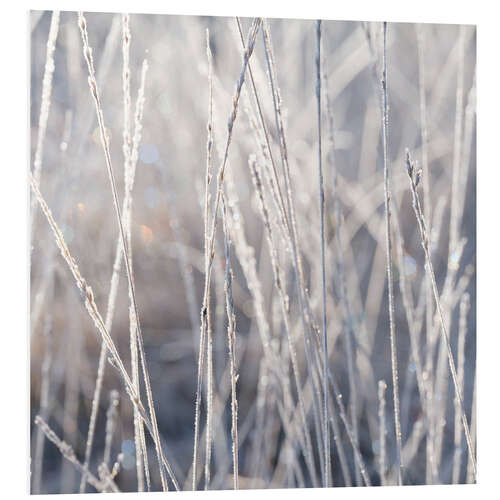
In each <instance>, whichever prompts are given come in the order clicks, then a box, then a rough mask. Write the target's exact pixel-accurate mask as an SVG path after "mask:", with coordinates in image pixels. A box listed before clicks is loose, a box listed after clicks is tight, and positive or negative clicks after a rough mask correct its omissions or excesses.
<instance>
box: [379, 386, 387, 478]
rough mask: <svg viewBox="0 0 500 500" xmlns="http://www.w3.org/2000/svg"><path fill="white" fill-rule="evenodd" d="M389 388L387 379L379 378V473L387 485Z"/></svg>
mask: <svg viewBox="0 0 500 500" xmlns="http://www.w3.org/2000/svg"><path fill="white" fill-rule="evenodd" d="M386 389H387V384H386V383H385V380H379V382H378V425H379V427H378V429H379V432H378V439H379V443H380V452H379V459H378V463H379V474H380V484H381V485H382V486H386V485H387V452H386V440H385V435H386V427H385V390H386Z"/></svg>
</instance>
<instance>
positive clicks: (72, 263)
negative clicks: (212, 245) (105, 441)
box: [30, 174, 178, 489]
mask: <svg viewBox="0 0 500 500" xmlns="http://www.w3.org/2000/svg"><path fill="white" fill-rule="evenodd" d="M30 185H31V190H32V191H33V194H34V195H35V197H36V199H37V201H38V203H39V205H40V208H41V210H42V212H43V214H44V215H45V218H46V219H47V222H48V224H49V226H50V229H51V230H52V232H53V234H54V240H55V243H56V245H57V247H58V248H59V250H60V252H61V256H62V258H63V259H64V261H65V262H66V264H67V265H68V268H69V270H70V272H71V274H72V275H73V278H74V280H75V284H76V286H77V288H78V291H79V292H80V295H81V297H82V301H83V303H84V306H85V309H86V310H87V312H88V314H89V316H90V318H91V319H92V321H93V323H94V326H95V327H96V329H97V331H98V332H99V335H100V336H101V339H102V341H103V342H104V343H105V344H106V348H107V349H108V351H109V353H110V357H109V358H108V361H109V362H110V364H111V365H112V366H113V367H114V368H116V370H117V371H118V373H119V374H120V376H121V378H122V380H123V382H124V384H125V389H126V392H127V394H128V396H129V398H130V401H131V402H132V404H133V405H134V406H136V407H137V408H138V409H139V412H140V415H141V418H142V420H143V421H144V423H145V425H146V427H147V429H148V431H149V433H150V435H151V436H152V437H153V439H154V430H153V425H152V424H151V422H150V420H149V418H148V416H147V414H146V410H145V409H144V406H143V404H142V402H141V399H140V397H139V395H138V394H137V393H136V391H135V387H134V385H133V384H132V380H131V379H130V376H129V374H128V372H127V370H126V369H125V365H124V364H123V361H122V359H121V357H120V354H119V353H118V350H117V348H116V345H115V343H114V342H113V339H112V338H111V335H110V334H109V331H108V330H107V328H106V324H105V322H104V320H103V318H102V316H101V313H100V312H99V309H98V308H97V305H96V303H95V299H94V292H93V290H92V288H91V287H90V285H88V284H87V281H86V280H85V278H84V277H83V276H82V274H81V273H80V269H79V268H78V264H77V262H76V260H75V259H74V258H73V257H72V255H71V253H70V251H69V248H68V245H67V244H66V242H65V240H64V236H63V234H62V232H61V230H60V228H59V226H58V225H57V223H56V221H55V220H54V217H53V215H52V212H51V210H50V208H49V207H48V205H47V203H46V202H45V199H44V198H43V196H42V194H41V192H40V189H39V187H38V185H37V184H36V182H35V180H34V179H33V176H32V175H31V174H30ZM160 452H161V460H162V464H163V466H164V467H165V469H167V471H169V474H172V476H173V473H172V468H171V466H170V464H169V462H168V460H167V459H166V458H165V455H164V453H163V450H162V449H160ZM80 470H81V472H83V474H85V473H86V471H87V470H88V469H87V468H86V467H85V466H83V468H82V469H80ZM172 476H171V477H172ZM174 477H175V476H174ZM87 482H88V480H87ZM173 483H174V486H176V488H177V489H178V483H177V480H175V481H173Z"/></svg>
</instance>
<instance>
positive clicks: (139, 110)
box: [80, 61, 149, 493]
mask: <svg viewBox="0 0 500 500" xmlns="http://www.w3.org/2000/svg"><path fill="white" fill-rule="evenodd" d="M147 67H148V66H147V62H146V61H144V62H143V66H142V74H141V85H140V87H139V90H138V92H137V101H136V108H135V124H134V136H133V146H132V152H131V159H132V162H131V165H130V167H131V168H130V173H129V174H128V176H126V178H127V177H129V179H128V182H127V189H126V191H125V196H124V199H123V205H122V212H123V219H124V221H127V219H128V218H129V215H128V213H129V199H131V193H132V190H133V186H134V179H135V168H136V165H137V160H138V154H139V153H138V152H139V144H140V142H141V137H142V116H143V110H144V88H145V84H146V71H147ZM126 225H127V224H126ZM122 257H123V252H122V245H121V241H120V237H118V240H117V242H116V250H115V260H114V264H113V272H112V275H111V280H110V287H109V293H108V302H107V309H106V320H105V326H106V330H107V331H108V332H111V329H112V326H113V318H114V313H115V306H116V297H117V294H118V285H119V281H120V272H121V268H122ZM106 353H107V348H106V344H105V342H102V343H101V351H100V354H99V361H98V368H97V376H96V384H95V389H94V394H93V397H92V405H91V412H90V421H89V428H88V432H87V441H86V445H85V460H84V465H85V467H88V466H89V463H90V456H91V454H92V446H93V443H94V434H95V426H96V422H97V414H98V411H99V401H100V398H101V392H102V384H103V380H104V373H105V370H106ZM146 461H147V457H146V456H144V468H145V470H146V478H148V476H149V467H148V466H147V463H146ZM139 484H140V483H139ZM85 485H86V481H85V480H84V478H83V477H82V480H81V483H80V493H84V492H85Z"/></svg>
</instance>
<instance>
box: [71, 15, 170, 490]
mask: <svg viewBox="0 0 500 500" xmlns="http://www.w3.org/2000/svg"><path fill="white" fill-rule="evenodd" d="M78 21H79V22H78V24H79V27H80V32H81V35H82V42H83V53H84V56H85V60H86V62H87V66H88V70H89V80H88V81H89V87H90V91H91V94H92V97H93V100H94V104H95V110H96V114H97V121H98V124H99V131H100V136H101V143H102V146H103V150H104V157H105V162H106V167H107V171H108V176H109V181H110V185H111V191H112V194H113V204H114V208H115V213H116V218H117V222H118V226H119V230H120V237H121V243H122V246H123V255H124V261H125V268H126V270H127V278H128V283H129V292H130V297H131V302H132V304H133V309H134V315H135V319H136V322H137V329H136V332H137V339H138V345H139V354H140V357H141V365H142V371H143V377H144V384H145V386H146V395H147V400H148V407H149V412H150V418H151V423H152V426H153V427H152V430H153V439H154V442H155V448H156V454H157V458H158V465H159V469H160V479H161V483H162V488H163V490H164V491H167V490H168V485H167V481H166V477H165V471H164V469H163V467H162V457H161V454H162V450H161V443H160V436H159V431H158V422H157V420H156V412H155V408H154V402H153V395H152V392H151V382H150V378H149V372H148V368H147V365H146V360H145V353H144V343H143V337H142V331H141V323H140V320H139V312H138V306H137V299H136V293H135V286H134V280H133V274H132V269H131V266H130V257H129V249H128V245H127V241H126V236H125V230H124V226H123V222H122V216H121V211H120V204H119V200H118V193H117V189H116V182H115V176H114V172H113V166H112V163H111V154H110V150H109V139H108V136H107V133H106V128H105V126H104V117H103V112H102V106H101V99H100V95H99V90H98V87H97V81H96V79H95V70H94V62H93V57H92V49H91V48H90V46H89V41H88V34H87V23H86V20H85V17H84V16H83V13H82V12H79V14H78ZM167 471H168V473H169V475H170V478H171V479H172V482H173V483H174V485H176V489H178V487H177V481H176V479H175V476H174V475H173V471H172V470H171V469H170V466H168V467H167Z"/></svg>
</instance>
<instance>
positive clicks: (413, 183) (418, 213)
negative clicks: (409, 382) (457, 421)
mask: <svg viewBox="0 0 500 500" xmlns="http://www.w3.org/2000/svg"><path fill="white" fill-rule="evenodd" d="M406 170H407V173H408V178H409V181H410V189H411V194H412V199H413V210H414V212H415V217H416V219H417V223H418V227H419V230H420V238H421V242H422V247H423V249H424V253H425V259H426V262H427V267H426V269H427V272H428V273H429V275H430V277H431V283H432V291H433V293H434V300H435V302H436V309H437V312H438V316H439V321H440V324H441V333H442V339H443V342H444V344H445V345H446V350H447V353H448V364H449V367H450V372H451V377H452V379H453V384H454V385H455V396H456V399H457V401H458V406H459V407H460V413H461V418H462V425H463V428H464V432H465V439H466V440H467V446H468V448H469V458H470V461H471V464H472V468H473V472H474V478H475V477H476V475H477V466H476V459H475V454H474V449H473V446H472V438H471V435H470V430H469V424H468V423H467V416H466V414H465V407H464V403H463V396H462V391H461V389H460V384H459V380H458V376H457V371H456V368H455V361H454V359H453V352H452V350H451V344H450V339H449V337H448V332H447V330H446V326H445V321H444V317H443V311H442V308H441V302H440V300H439V291H438V288H437V284H436V277H435V274H434V267H433V265H432V259H431V254H430V248H429V238H428V233H427V228H426V225H425V218H424V214H423V212H422V208H421V205H420V198H419V196H418V191H417V186H418V184H419V181H420V178H421V176H422V171H421V170H419V171H418V172H415V167H414V164H413V162H412V160H411V157H410V152H409V151H408V150H407V151H406Z"/></svg>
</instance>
